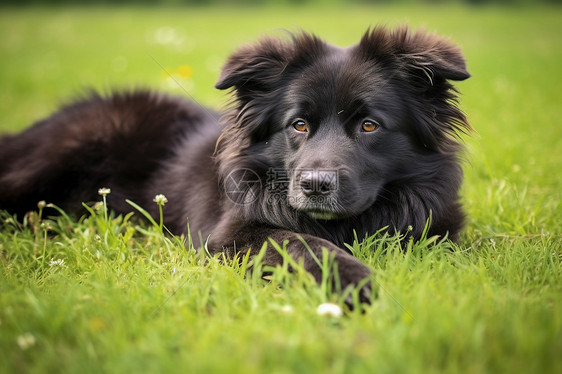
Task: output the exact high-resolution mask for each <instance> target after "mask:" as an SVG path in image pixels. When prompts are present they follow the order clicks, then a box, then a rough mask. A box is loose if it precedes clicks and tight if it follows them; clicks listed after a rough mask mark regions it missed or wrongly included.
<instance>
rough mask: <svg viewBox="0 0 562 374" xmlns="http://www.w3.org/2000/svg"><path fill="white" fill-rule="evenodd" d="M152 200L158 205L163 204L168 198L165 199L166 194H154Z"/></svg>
mask: <svg viewBox="0 0 562 374" xmlns="http://www.w3.org/2000/svg"><path fill="white" fill-rule="evenodd" d="M154 202H155V203H156V204H158V205H161V206H164V205H166V203H167V202H168V199H166V196H164V195H162V194H158V195H156V196H154Z"/></svg>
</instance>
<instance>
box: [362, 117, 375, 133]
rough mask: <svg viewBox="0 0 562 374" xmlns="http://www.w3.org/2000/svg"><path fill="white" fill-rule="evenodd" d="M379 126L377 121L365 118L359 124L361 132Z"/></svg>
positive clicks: (373, 129) (370, 130) (371, 130)
mask: <svg viewBox="0 0 562 374" xmlns="http://www.w3.org/2000/svg"><path fill="white" fill-rule="evenodd" d="M378 127H379V124H378V122H377V121H371V120H366V121H363V123H362V124H361V131H363V132H373V131H375V130H376V129H377V128H378Z"/></svg>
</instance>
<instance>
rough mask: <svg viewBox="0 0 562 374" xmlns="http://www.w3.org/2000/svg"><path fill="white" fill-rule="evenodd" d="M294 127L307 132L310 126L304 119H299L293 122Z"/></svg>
mask: <svg viewBox="0 0 562 374" xmlns="http://www.w3.org/2000/svg"><path fill="white" fill-rule="evenodd" d="M293 127H294V128H295V130H297V131H298V132H307V131H308V126H307V125H306V122H304V121H303V120H302V119H299V120H298V121H295V122H294V123H293Z"/></svg>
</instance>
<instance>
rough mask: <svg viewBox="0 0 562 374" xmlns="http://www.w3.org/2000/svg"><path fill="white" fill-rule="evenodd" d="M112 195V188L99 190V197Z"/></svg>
mask: <svg viewBox="0 0 562 374" xmlns="http://www.w3.org/2000/svg"><path fill="white" fill-rule="evenodd" d="M110 193H111V188H107V187H102V188H100V189H99V190H98V195H101V196H107V195H109V194H110Z"/></svg>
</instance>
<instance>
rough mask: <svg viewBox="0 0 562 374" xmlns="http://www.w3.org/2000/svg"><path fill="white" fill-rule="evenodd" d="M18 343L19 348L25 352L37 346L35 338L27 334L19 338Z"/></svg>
mask: <svg viewBox="0 0 562 374" xmlns="http://www.w3.org/2000/svg"><path fill="white" fill-rule="evenodd" d="M17 342H18V345H19V347H20V348H21V349H22V350H23V351H25V350H27V349H29V348H31V347H33V346H34V345H35V336H33V335H32V334H31V333H29V332H26V333H25V334H23V335H20V336H18V338H17Z"/></svg>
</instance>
